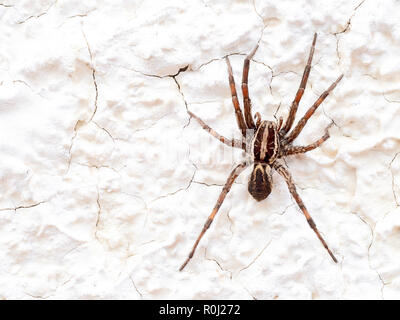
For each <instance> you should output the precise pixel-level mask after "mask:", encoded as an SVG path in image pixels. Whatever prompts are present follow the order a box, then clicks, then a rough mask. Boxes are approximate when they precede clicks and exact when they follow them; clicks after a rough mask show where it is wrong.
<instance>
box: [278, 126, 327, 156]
mask: <svg viewBox="0 0 400 320" xmlns="http://www.w3.org/2000/svg"><path fill="white" fill-rule="evenodd" d="M331 126H332V124H330V125H329V126H328V127H327V128H326V130H325V134H324V135H323V136H322V137H321V138H319V139H318V140H317V141H315V142H313V143H311V144H309V145H308V146H291V145H289V146H286V147H284V148H283V155H284V156H290V155H293V154H299V153H306V152H308V151H311V150H314V149H315V148H318V147H319V146H320V145H321V144H323V143H324V142H325V141H326V140H328V139H329V132H328V129H329V128H330V127H331Z"/></svg>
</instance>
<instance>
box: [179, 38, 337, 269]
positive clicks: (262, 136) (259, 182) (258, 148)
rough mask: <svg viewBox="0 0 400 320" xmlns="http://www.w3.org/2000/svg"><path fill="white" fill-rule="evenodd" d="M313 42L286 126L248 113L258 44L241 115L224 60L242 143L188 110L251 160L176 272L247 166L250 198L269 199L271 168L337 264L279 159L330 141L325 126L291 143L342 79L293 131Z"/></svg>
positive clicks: (234, 175) (228, 184)
mask: <svg viewBox="0 0 400 320" xmlns="http://www.w3.org/2000/svg"><path fill="white" fill-rule="evenodd" d="M316 39H317V34H315V35H314V39H313V42H312V45H311V49H310V54H309V57H308V62H307V65H306V67H305V69H304V73H303V77H302V79H301V83H300V87H299V89H298V90H297V93H296V96H295V98H294V100H293V102H292V105H291V107H290V110H289V115H288V117H287V119H286V121H285V124H283V119H282V118H280V119H279V121H278V122H277V123H276V122H273V121H266V120H262V119H261V115H260V114H259V113H256V114H255V115H254V117H253V114H252V111H251V100H250V97H249V90H248V86H247V83H248V75H249V67H250V60H251V59H252V57H253V56H254V54H255V52H256V50H257V48H258V45H257V46H256V48H254V50H253V51H252V52H251V53H250V54H249V55H248V56H247V57H246V59H245V60H244V64H243V75H242V93H243V106H244V108H243V109H244V116H243V113H242V110H241V108H240V105H239V100H238V98H237V93H236V86H235V80H234V78H233V74H232V67H231V65H230V62H229V59H228V57H226V63H227V66H228V74H229V87H230V90H231V95H232V103H233V107H234V109H235V115H236V120H237V123H238V127H239V129H240V131H241V132H242V136H243V137H242V139H241V140H238V139H232V140H230V139H227V138H225V137H224V136H221V135H220V134H218V133H217V132H215V131H214V130H213V129H212V128H211V127H209V126H208V125H207V124H206V123H205V122H204V121H203V120H201V119H200V118H199V117H197V116H196V115H195V114H193V113H192V112H190V111H188V112H189V114H190V116H191V117H193V118H195V119H196V120H197V121H198V122H199V123H200V125H201V126H202V127H203V129H205V130H206V131H208V132H209V133H210V134H211V135H213V136H214V137H215V138H217V139H218V140H220V141H221V142H222V143H225V144H226V145H228V146H230V147H235V148H241V149H243V150H244V151H245V152H246V153H247V154H248V156H249V157H248V158H250V159H251V160H250V161H244V162H242V163H240V164H238V165H237V166H236V167H235V168H234V169H233V171H232V172H231V174H230V175H229V177H228V180H227V181H226V183H225V186H224V188H223V189H222V192H221V194H220V195H219V198H218V200H217V203H216V204H215V206H214V209H213V211H212V212H211V214H210V216H209V217H208V219H207V221H206V223H205V224H204V227H203V229H202V231H201V232H200V235H199V236H198V237H197V240H196V242H195V244H194V246H193V248H192V251H191V252H190V253H189V256H188V258H187V259H186V261H185V262H184V263H183V265H182V266H181V267H180V269H179V270H182V269H183V268H184V267H185V266H186V264H187V263H188V262H189V261H190V259H191V258H192V257H193V254H194V252H195V250H196V248H197V245H198V244H199V242H200V239H201V238H202V237H203V235H204V234H205V232H206V231H207V229H208V228H209V227H210V225H211V223H212V222H213V220H214V217H215V215H216V214H217V212H218V210H219V208H220V207H221V205H222V203H223V201H224V199H225V197H226V195H227V194H228V192H229V190H230V189H231V187H232V184H233V182H234V181H235V179H236V178H237V177H238V176H239V175H240V173H241V172H243V170H244V169H245V168H246V167H248V166H249V165H253V171H252V173H251V175H250V177H249V183H248V191H249V193H250V194H251V195H252V196H253V198H254V199H256V200H257V201H261V200H264V199H266V198H267V197H268V195H269V194H270V193H271V189H272V169H274V170H275V171H277V172H278V173H279V174H280V175H281V176H282V177H283V178H284V179H285V181H286V183H287V185H288V188H289V191H290V193H291V195H292V196H293V198H294V200H295V201H296V202H297V204H298V206H299V208H300V210H301V211H302V213H303V214H304V216H305V218H306V219H307V222H308V224H309V226H310V227H311V228H312V229H313V231H314V232H315V234H316V235H317V237H318V239H319V240H320V241H321V243H322V245H323V246H324V247H325V249H326V250H327V251H328V253H329V255H330V256H331V258H332V260H333V261H334V262H337V260H336V258H335V256H334V255H333V253H332V252H331V250H330V249H329V248H328V245H327V244H326V242H325V240H324V239H323V238H322V236H321V234H320V233H319V231H318V229H317V226H316V224H315V222H314V220H313V219H312V218H311V216H310V214H309V212H308V210H307V209H306V207H305V205H304V203H303V201H302V200H301V198H300V196H299V194H298V193H297V189H296V186H295V184H294V182H293V179H292V176H291V174H290V172H289V170H288V169H287V168H286V167H285V166H284V165H283V163H281V161H280V160H279V159H281V158H284V157H286V156H290V155H294V154H299V153H305V152H307V151H310V150H313V149H315V148H317V147H319V146H320V145H321V144H322V143H323V142H324V141H326V140H327V139H328V138H329V133H328V128H329V127H328V128H326V132H325V134H324V135H323V136H322V137H321V138H320V139H318V140H317V141H315V142H314V143H312V144H310V145H307V146H293V141H294V140H295V139H296V138H297V136H298V135H299V134H300V132H301V131H302V130H303V128H304V126H305V125H306V123H307V121H308V119H310V117H311V116H312V115H313V114H314V112H315V110H316V109H317V108H318V107H319V105H320V104H321V103H322V102H323V101H324V100H325V98H326V97H327V96H328V95H329V93H330V92H331V91H332V90H333V89H334V88H335V87H336V85H337V84H338V82H339V81H340V80H341V79H342V77H343V75H341V76H340V77H339V78H338V79H336V81H335V82H333V83H332V84H331V86H330V87H329V88H328V89H327V90H325V91H324V92H323V93H322V94H321V96H320V97H319V98H318V99H317V101H316V102H315V103H314V104H313V105H312V106H311V107H310V108H309V109H308V111H307V112H306V114H305V115H304V116H303V117H302V118H301V119H300V120H299V122H298V123H297V124H296V126H295V127H294V128H293V129H292V126H293V122H294V119H295V116H296V112H297V108H298V105H299V102H300V100H301V98H302V96H303V93H304V89H305V87H306V84H307V80H308V76H309V74H310V70H311V61H312V57H313V55H314V48H315V42H316ZM254 120H256V122H254ZM291 129H292V130H291ZM248 133H251V135H250V136H251V137H249V135H247V136H246V134H248Z"/></svg>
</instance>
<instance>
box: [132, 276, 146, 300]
mask: <svg viewBox="0 0 400 320" xmlns="http://www.w3.org/2000/svg"><path fill="white" fill-rule="evenodd" d="M129 279H131V282H132V285H133V288H134V289H135V291H136V292H137V293H138V294H139V296H140V299H141V300H143V294H142V293H141V292H140V291H139V289H138V288H137V286H136V284H135V281H133V279H132V277H131V276H129Z"/></svg>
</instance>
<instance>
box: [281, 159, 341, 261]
mask: <svg viewBox="0 0 400 320" xmlns="http://www.w3.org/2000/svg"><path fill="white" fill-rule="evenodd" d="M274 168H275V170H276V171H278V173H279V174H280V175H281V176H282V177H283V178H284V179H285V181H286V184H287V185H288V188H289V192H290V193H291V195H292V196H293V198H294V200H296V202H297V205H298V206H299V208H300V210H301V211H302V212H303V214H304V216H305V217H306V219H307V222H308V224H309V226H310V227H311V229H313V230H314V232H315V234H316V235H317V237H318V239H319V240H320V241H321V243H322V245H323V246H324V247H325V249H326V250H327V251H328V253H329V255H330V256H331V258H332V260H333V261H334V262H335V263H337V262H338V261H337V259H336V258H335V256H334V255H333V253H332V252H331V250H330V249H329V247H328V245H327V244H326V242H325V240H324V238H322V236H321V234H320V233H319V231H318V229H317V226H316V224H315V222H314V220H313V219H312V218H311V216H310V214H309V213H308V210H307V208H306V207H305V205H304V203H303V201H302V200H301V198H300V196H299V194H298V193H297V190H296V186H295V184H294V182H293V179H292V176H291V174H290V173H289V171H288V170H287V169H286V168H285V167H284V166H283V165H281V164H279V163H277V162H275V163H274Z"/></svg>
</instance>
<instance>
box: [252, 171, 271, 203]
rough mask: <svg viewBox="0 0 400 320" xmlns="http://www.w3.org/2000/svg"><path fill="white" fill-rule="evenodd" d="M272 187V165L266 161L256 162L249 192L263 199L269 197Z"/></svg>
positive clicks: (255, 197)
mask: <svg viewBox="0 0 400 320" xmlns="http://www.w3.org/2000/svg"><path fill="white" fill-rule="evenodd" d="M271 189H272V176H271V167H270V166H269V165H268V164H266V163H255V164H254V167H253V171H252V173H251V176H250V179H249V184H248V190H249V193H250V194H251V195H252V196H253V198H254V199H256V200H257V201H261V200H264V199H265V198H267V197H268V195H269V194H270V193H271Z"/></svg>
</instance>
